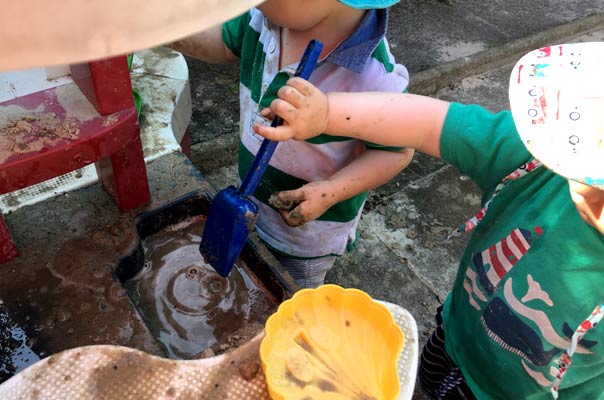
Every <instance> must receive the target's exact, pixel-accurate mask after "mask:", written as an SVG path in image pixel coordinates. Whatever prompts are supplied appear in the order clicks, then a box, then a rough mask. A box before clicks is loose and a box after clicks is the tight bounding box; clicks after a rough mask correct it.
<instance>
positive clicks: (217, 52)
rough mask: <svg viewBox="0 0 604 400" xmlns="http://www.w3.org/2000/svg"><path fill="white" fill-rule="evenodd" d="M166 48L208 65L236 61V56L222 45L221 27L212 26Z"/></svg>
mask: <svg viewBox="0 0 604 400" xmlns="http://www.w3.org/2000/svg"><path fill="white" fill-rule="evenodd" d="M167 46H168V47H170V48H172V49H174V50H176V51H179V52H181V53H183V54H186V55H188V56H190V57H194V58H198V59H200V60H203V61H206V62H209V63H215V64H223V63H229V62H234V61H237V60H238V58H237V56H235V55H234V54H233V53H232V52H231V51H230V50H229V49H228V47H226V46H225V44H224V41H223V39H222V25H217V26H214V27H213V28H210V29H208V30H207V31H203V32H199V33H196V34H195V35H191V36H189V37H186V38H184V39H181V40H178V41H176V42H173V43H170V44H168V45H167Z"/></svg>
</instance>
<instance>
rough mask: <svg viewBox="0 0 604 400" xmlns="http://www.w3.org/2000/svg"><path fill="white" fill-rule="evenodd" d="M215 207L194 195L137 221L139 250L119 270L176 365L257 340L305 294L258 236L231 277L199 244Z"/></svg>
mask: <svg viewBox="0 0 604 400" xmlns="http://www.w3.org/2000/svg"><path fill="white" fill-rule="evenodd" d="M210 204H211V200H210V197H209V196H208V195H206V194H205V193H201V192H193V193H189V194H187V195H185V196H183V197H181V198H179V199H177V200H174V201H172V202H170V203H168V204H166V205H164V206H162V207H160V208H158V209H155V210H153V211H150V212H147V213H144V214H142V215H140V216H139V217H138V218H137V220H136V231H137V233H138V238H139V240H138V244H137V246H136V247H135V249H134V250H133V251H132V252H131V253H130V254H128V255H127V256H125V257H124V258H122V259H121V261H120V262H119V264H118V267H117V269H116V271H115V276H116V278H117V279H118V280H119V281H120V282H122V284H123V286H124V287H125V288H126V290H127V292H128V296H129V298H130V301H131V302H132V304H133V305H134V307H135V308H136V309H137V310H138V312H139V314H140V315H141V317H142V319H143V321H144V322H145V324H146V325H147V327H148V328H149V330H150V332H151V334H152V335H153V336H154V337H155V339H156V340H157V341H158V343H159V344H160V346H161V347H162V348H163V350H164V351H165V355H166V356H167V357H169V358H174V359H197V358H204V357H210V356H213V355H216V354H221V353H224V352H227V351H229V350H231V349H233V348H236V347H239V346H240V345H242V344H243V343H245V342H246V341H247V340H249V339H251V338H252V337H254V336H256V335H257V334H258V333H260V331H261V330H262V329H263V327H264V323H265V321H266V319H267V318H268V317H269V316H270V315H271V314H272V313H273V312H274V311H275V310H276V308H277V307H278V305H279V304H280V303H281V302H282V301H283V300H285V299H287V298H289V297H291V295H292V294H293V292H294V291H295V290H296V289H297V287H296V286H295V283H293V280H292V278H291V277H290V276H289V275H288V274H287V272H285V271H284V270H283V269H282V267H281V266H280V264H279V263H278V262H277V261H276V260H275V259H274V258H273V257H272V255H271V254H270V252H268V250H267V249H266V248H265V247H264V246H263V245H262V244H260V243H259V242H258V239H257V238H255V237H254V235H251V237H250V239H248V241H247V243H246V245H245V246H244V248H243V251H242V253H241V256H240V258H239V259H238V260H237V262H236V263H235V267H234V268H233V270H232V272H231V274H230V275H229V276H228V277H227V278H223V277H221V276H220V275H219V274H218V273H216V272H215V271H214V269H213V268H212V267H211V266H210V265H209V264H207V263H206V262H205V260H204V259H203V257H202V256H201V254H200V252H199V243H200V240H201V236H202V233H203V228H204V226H205V221H206V217H207V214H208V211H209V208H210Z"/></svg>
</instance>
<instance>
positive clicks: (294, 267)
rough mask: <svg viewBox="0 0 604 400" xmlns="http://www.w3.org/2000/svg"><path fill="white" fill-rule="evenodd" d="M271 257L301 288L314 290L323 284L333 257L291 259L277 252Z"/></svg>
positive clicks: (331, 265)
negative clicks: (273, 257)
mask: <svg viewBox="0 0 604 400" xmlns="http://www.w3.org/2000/svg"><path fill="white" fill-rule="evenodd" d="M273 255H274V256H275V258H276V259H277V261H279V262H280V263H281V265H282V266H283V268H285V270H286V271H287V272H289V274H290V275H291V276H292V278H294V280H295V281H296V283H297V284H298V285H300V286H301V287H303V288H316V287H318V286H321V285H322V284H323V283H324V282H325V275H326V274H327V271H329V270H330V269H331V267H333V264H334V262H335V261H336V257H335V256H327V257H320V258H311V259H300V258H291V257H287V256H285V255H283V254H279V253H277V252H273Z"/></svg>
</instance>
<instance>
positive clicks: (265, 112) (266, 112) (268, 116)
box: [260, 107, 275, 120]
mask: <svg viewBox="0 0 604 400" xmlns="http://www.w3.org/2000/svg"><path fill="white" fill-rule="evenodd" d="M260 115H262V116H263V117H264V118H266V119H269V120H272V119H274V118H275V113H273V111H272V110H271V109H270V107H266V108H265V109H264V110H262V111H260Z"/></svg>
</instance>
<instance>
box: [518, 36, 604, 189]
mask: <svg viewBox="0 0 604 400" xmlns="http://www.w3.org/2000/svg"><path fill="white" fill-rule="evenodd" d="M509 95H510V105H511V109H512V115H513V116H514V122H515V124H516V128H517V129H518V133H519V135H520V137H521V138H522V141H523V142H524V144H525V146H526V147H527V149H528V150H529V151H530V152H531V154H532V155H533V156H534V157H535V158H536V159H538V160H539V161H541V162H542V163H543V164H544V165H545V166H546V167H548V168H550V169H551V170H553V171H554V172H556V173H557V174H559V175H561V176H564V177H565V178H569V179H572V180H575V181H578V182H581V183H585V184H588V185H591V186H594V187H596V188H599V189H604V143H603V139H604V42H589V43H572V44H560V45H555V46H549V47H543V48H541V49H537V50H533V51H532V52H530V53H528V54H526V55H525V56H523V57H522V58H521V59H520V60H519V61H518V62H517V63H516V65H515V67H514V69H513V71H512V74H511V76H510V89H509Z"/></svg>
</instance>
